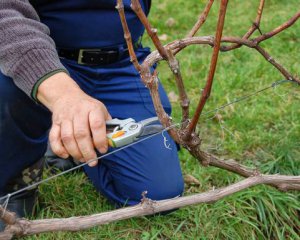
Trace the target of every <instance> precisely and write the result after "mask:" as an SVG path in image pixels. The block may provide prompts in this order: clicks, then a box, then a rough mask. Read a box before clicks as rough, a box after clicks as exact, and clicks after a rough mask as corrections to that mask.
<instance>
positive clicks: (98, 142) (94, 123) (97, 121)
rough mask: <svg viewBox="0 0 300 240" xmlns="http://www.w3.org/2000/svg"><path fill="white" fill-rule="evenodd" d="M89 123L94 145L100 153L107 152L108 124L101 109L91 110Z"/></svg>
mask: <svg viewBox="0 0 300 240" xmlns="http://www.w3.org/2000/svg"><path fill="white" fill-rule="evenodd" d="M89 123H90V128H91V133H92V136H93V145H94V146H95V147H96V148H97V149H98V151H99V152H100V153H106V152H107V148H108V145H107V139H106V125H105V119H104V118H103V113H102V111H101V110H100V109H98V110H95V111H91V112H90V114H89Z"/></svg>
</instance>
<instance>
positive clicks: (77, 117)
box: [37, 73, 111, 166]
mask: <svg viewBox="0 0 300 240" xmlns="http://www.w3.org/2000/svg"><path fill="white" fill-rule="evenodd" d="M37 98H38V100H39V101H40V102H41V103H42V104H44V105H45V106H46V107H47V108H48V109H49V110H50V111H51V112H52V128H51V130H50V134H49V140H50V145H51V148H52V150H53V152H54V153H55V154H57V155H58V156H59V157H62V158H67V157H68V156H69V155H71V156H72V157H73V158H75V159H77V160H79V161H81V162H86V161H89V160H91V159H95V158H97V155H96V151H95V148H96V149H97V150H98V151H99V152H101V153H105V152H106V151H107V148H108V146H107V139H106V127H105V122H106V120H108V119H111V116H110V115H109V113H108V112H107V109H106V107H105V106H104V105H103V104H102V103H101V102H100V101H98V100H96V99H94V98H92V97H90V96H89V95H87V94H86V93H84V92H83V91H82V90H81V89H80V88H79V86H78V85H77V84H76V83H75V81H74V80H73V79H71V78H70V77H69V76H68V75H67V74H65V73H57V74H55V75H53V76H52V77H50V78H48V79H47V80H45V81H44V82H43V83H42V84H41V85H40V86H39V89H38V94H37ZM89 165H90V166H96V165H97V161H93V162H91V163H89Z"/></svg>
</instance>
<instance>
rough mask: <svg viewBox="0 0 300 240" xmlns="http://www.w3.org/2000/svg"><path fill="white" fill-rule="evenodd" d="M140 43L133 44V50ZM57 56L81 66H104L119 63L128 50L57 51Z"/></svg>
mask: <svg viewBox="0 0 300 240" xmlns="http://www.w3.org/2000/svg"><path fill="white" fill-rule="evenodd" d="M140 45H141V44H140V41H138V42H136V43H134V48H135V49H136V48H138V47H139V46H140ZM57 52H58V55H59V57H61V58H67V59H71V60H75V61H77V62H78V64H81V65H90V66H96V65H106V64H111V63H115V62H117V61H119V60H120V59H121V58H123V57H128V55H129V52H128V48H125V49H122V50H120V49H117V48H115V49H106V48H103V49H100V48H99V49H66V48H59V49H57Z"/></svg>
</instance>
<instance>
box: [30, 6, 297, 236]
mask: <svg viewBox="0 0 300 240" xmlns="http://www.w3.org/2000/svg"><path fill="white" fill-rule="evenodd" d="M205 3H206V1H204V0H201V1H196V0H189V1H186V0H176V1H174V0H173V1H171V0H165V1H158V0H153V4H152V12H151V14H150V20H151V23H153V25H154V26H155V27H156V28H157V29H158V34H159V35H160V36H162V35H163V34H166V35H164V36H163V37H164V38H165V39H166V38H167V39H166V40H164V41H163V42H164V43H167V42H169V41H172V40H174V39H178V38H182V37H184V36H185V35H186V33H188V31H189V29H191V26H192V25H193V23H194V22H195V21H196V19H197V16H198V14H199V13H200V11H202V9H203V8H204V6H205ZM258 3H259V0H250V1H238V0H233V1H230V2H229V5H228V14H227V17H226V20H225V28H224V35H228V36H242V35H243V34H244V33H245V32H246V31H247V30H248V28H249V26H250V25H251V23H252V21H253V20H254V19H255V17H256V9H257V6H258ZM299 6H300V5H299V0H289V1H279V0H268V1H266V6H265V9H264V13H263V18H262V23H261V30H262V32H267V31H270V30H271V29H273V28H275V27H276V26H278V25H280V24H281V23H283V22H285V21H286V20H288V19H289V18H290V17H292V16H293V15H294V14H295V13H296V12H297V11H299V10H298V9H299ZM218 7H219V1H216V3H215V4H214V6H213V8H212V11H211V13H210V15H209V17H208V19H207V22H206V23H205V25H204V26H203V28H201V30H200V32H199V33H198V35H199V36H200V35H202V36H205V35H213V34H214V30H215V26H216V20H217V14H218ZM143 44H144V45H150V46H152V44H151V42H150V40H149V38H147V37H145V38H144V40H143ZM262 46H263V47H265V48H266V49H267V50H268V51H269V52H270V54H271V55H272V56H273V57H274V58H275V59H276V60H278V61H279V62H280V63H281V64H282V65H284V66H286V68H287V69H288V70H289V71H290V72H292V73H293V74H295V75H298V76H299V75H300V64H299V54H300V21H298V22H297V23H296V24H295V25H294V26H292V27H291V28H290V29H288V30H286V31H284V32H283V33H281V34H279V35H278V36H276V37H274V38H272V39H269V40H267V41H265V42H264V43H263V44H262ZM152 49H153V48H152ZM211 53H212V48H210V47H208V46H192V47H188V48H186V49H185V50H184V51H183V52H181V53H180V54H179V55H178V59H179V60H180V63H181V67H182V73H183V77H184V80H185V83H186V87H187V92H188V94H189V97H190V100H191V109H192V110H193V109H195V106H196V104H197V102H198V98H199V94H200V92H201V88H203V86H204V83H205V79H206V76H207V73H208V67H209V61H210V57H211ZM158 70H159V76H160V79H161V80H162V82H163V85H164V86H165V88H166V90H167V92H168V93H170V92H175V94H177V92H176V89H175V83H174V78H173V76H172V74H171V73H170V71H169V70H168V67H167V65H166V64H165V63H161V64H159V66H158ZM281 79H283V77H282V75H281V74H280V73H279V72H278V71H277V70H276V69H275V68H274V67H273V66H272V65H270V64H269V63H268V62H266V61H265V60H264V59H263V58H262V56H261V55H259V54H258V53H257V52H256V51H255V50H252V49H249V48H245V47H243V48H240V49H237V50H234V51H231V52H226V53H221V54H220V57H219V63H218V67H217V71H216V75H215V82H214V86H213V90H212V95H211V98H210V99H209V101H208V104H207V105H206V106H205V109H204V112H207V111H210V110H213V109H215V108H217V107H218V106H220V105H223V104H225V103H228V102H231V101H233V100H235V99H236V98H239V97H242V96H244V95H246V94H249V93H253V92H255V91H257V90H259V89H261V88H263V87H266V86H270V85H271V84H272V83H273V82H275V81H278V80H281ZM299 100H300V88H299V86H297V85H295V84H291V83H285V84H282V85H280V86H278V87H276V88H274V89H269V90H267V91H265V92H264V93H262V94H260V95H257V96H255V97H253V98H251V99H249V100H246V101H242V102H240V103H237V104H234V105H231V106H230V107H227V108H225V109H223V110H220V111H218V112H215V113H217V117H216V116H215V113H211V114H207V115H204V116H203V117H202V118H201V121H200V123H199V130H200V135H201V136H202V138H203V143H202V148H203V149H205V150H207V151H209V152H212V153H214V154H216V155H219V156H223V157H226V158H234V159H237V160H238V161H240V162H243V164H246V165H248V166H254V167H257V168H258V169H260V170H261V171H262V172H263V173H270V174H271V173H272V174H276V173H281V174H290V175H300V150H299V149H300V148H299V147H300V111H299V103H300V101H299ZM180 113H181V111H180V108H179V106H178V104H177V102H176V101H174V102H173V115H172V117H173V118H174V121H179V119H180ZM180 159H181V166H182V170H183V173H184V174H191V175H193V176H194V177H196V178H197V179H198V180H199V181H200V182H201V184H200V185H199V186H198V185H196V186H195V185H194V186H193V185H186V187H185V193H184V194H185V195H189V194H193V193H196V192H204V191H207V190H209V189H212V188H213V187H216V188H217V187H222V186H227V185H228V184H231V183H234V182H236V181H238V180H240V179H241V178H240V177H238V176H236V175H234V174H229V173H227V172H225V171H222V170H219V169H216V168H211V167H209V168H204V167H202V166H200V165H199V163H198V161H197V160H196V159H194V158H193V157H192V156H190V155H189V153H188V152H187V151H185V150H181V152H180ZM299 200H300V194H299V192H288V193H282V192H279V191H277V190H276V189H273V188H271V187H268V186H257V187H253V188H251V189H247V190H244V191H242V192H240V193H237V194H234V195H232V196H230V197H227V198H225V199H223V200H221V201H218V202H216V203H214V204H209V205H197V206H192V207H186V208H183V209H179V210H177V211H176V212H173V213H171V214H169V215H167V216H157V217H145V218H136V219H130V220H124V221H119V222H115V223H112V224H109V225H104V226H100V227H95V228H92V229H90V230H87V231H82V232H78V233H53V234H41V235H39V236H32V237H28V238H26V239H143V240H148V239H300V229H299V226H300V220H299V216H300V201H299ZM111 209H112V207H111V206H110V205H109V203H108V202H107V201H106V200H105V199H104V198H103V197H102V196H99V195H98V193H97V192H96V191H95V190H94V189H93V187H92V185H91V184H90V183H89V182H88V180H87V178H86V177H85V176H84V174H83V173H74V174H69V175H67V176H63V177H60V178H58V179H55V180H53V181H51V182H49V183H47V184H44V185H42V186H41V196H40V209H39V211H38V216H37V218H53V217H70V216H78V215H89V214H93V213H99V212H103V211H108V210H111Z"/></svg>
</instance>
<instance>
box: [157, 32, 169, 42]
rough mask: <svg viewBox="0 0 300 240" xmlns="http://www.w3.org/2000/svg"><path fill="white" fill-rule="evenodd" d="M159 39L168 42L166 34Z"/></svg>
mask: <svg viewBox="0 0 300 240" xmlns="http://www.w3.org/2000/svg"><path fill="white" fill-rule="evenodd" d="M158 38H159V40H161V41H167V40H168V35H167V34H165V33H164V34H162V35H160V36H158Z"/></svg>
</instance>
